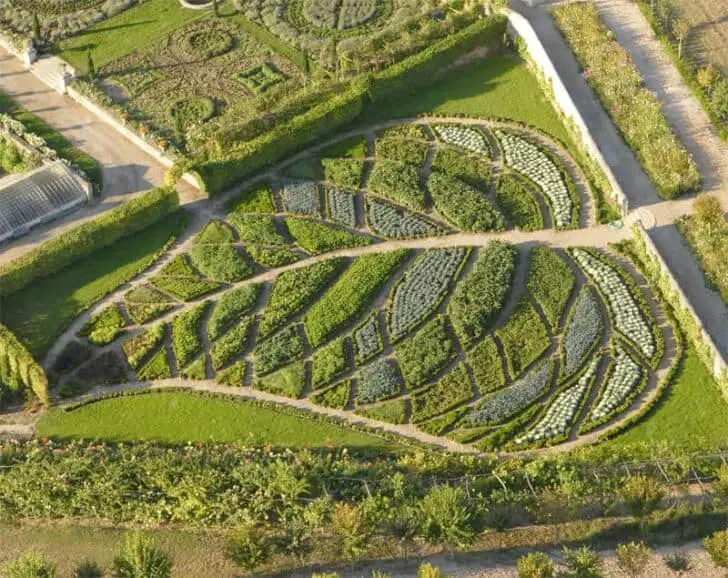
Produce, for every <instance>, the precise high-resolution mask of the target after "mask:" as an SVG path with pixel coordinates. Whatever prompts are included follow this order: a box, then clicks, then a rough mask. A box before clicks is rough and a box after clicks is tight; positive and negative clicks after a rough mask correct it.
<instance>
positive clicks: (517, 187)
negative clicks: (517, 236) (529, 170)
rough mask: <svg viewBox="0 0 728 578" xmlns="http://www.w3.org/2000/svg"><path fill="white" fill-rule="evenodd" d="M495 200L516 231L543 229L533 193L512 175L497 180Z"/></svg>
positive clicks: (541, 216) (541, 217)
mask: <svg viewBox="0 0 728 578" xmlns="http://www.w3.org/2000/svg"><path fill="white" fill-rule="evenodd" d="M495 199H496V201H497V203H498V206H499V207H500V209H501V210H502V211H503V214H504V215H505V217H506V219H508V221H509V222H510V223H511V224H512V225H513V226H514V227H516V228H517V229H520V230H521V231H538V230H539V229H543V225H544V223H543V215H542V214H541V208H540V207H539V204H538V201H537V200H536V197H535V196H534V193H532V192H531V191H529V190H528V188H527V187H526V186H525V185H524V184H523V183H522V182H521V181H520V180H519V179H517V178H516V177H514V176H513V175H508V174H506V175H502V176H501V177H500V178H499V179H498V183H497V184H496V188H495Z"/></svg>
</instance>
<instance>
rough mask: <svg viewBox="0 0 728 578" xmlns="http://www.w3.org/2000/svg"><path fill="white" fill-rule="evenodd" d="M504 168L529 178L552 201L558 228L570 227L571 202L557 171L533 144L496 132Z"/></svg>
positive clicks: (546, 156) (572, 206) (567, 189)
mask: <svg viewBox="0 0 728 578" xmlns="http://www.w3.org/2000/svg"><path fill="white" fill-rule="evenodd" d="M495 134H496V136H497V137H498V140H499V141H500V143H501V146H502V147H503V154H504V156H505V162H506V165H507V166H509V167H511V168H512V169H514V170H516V171H518V172H519V173H521V174H523V175H525V176H527V177H528V178H529V179H531V180H532V181H533V182H534V183H536V185H538V187H539V188H540V189H541V190H542V191H543V193H544V194H545V195H546V197H548V200H549V201H550V202H551V208H552V209H553V212H554V221H555V223H556V226H557V227H558V228H564V227H569V226H570V225H571V220H572V215H573V210H574V203H573V201H572V199H571V195H570V193H569V188H568V187H567V186H566V183H565V182H564V178H563V176H562V174H561V171H560V170H559V168H558V167H557V166H556V165H555V164H554V162H553V161H552V160H551V159H550V158H549V157H548V155H546V154H545V153H544V152H543V151H542V150H540V149H539V148H538V147H537V146H536V145H535V144H533V143H531V142H529V141H527V140H526V139H524V138H522V137H520V136H517V135H515V134H512V133H508V132H503V131H500V130H497V131H495Z"/></svg>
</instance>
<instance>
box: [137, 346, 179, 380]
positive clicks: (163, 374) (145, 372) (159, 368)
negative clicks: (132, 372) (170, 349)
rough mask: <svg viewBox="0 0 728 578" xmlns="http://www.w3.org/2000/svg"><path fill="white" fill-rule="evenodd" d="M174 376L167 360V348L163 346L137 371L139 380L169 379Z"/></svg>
mask: <svg viewBox="0 0 728 578" xmlns="http://www.w3.org/2000/svg"><path fill="white" fill-rule="evenodd" d="M170 377H172V370H171V369H170V367H169V361H168V360H167V349H166V348H164V347H162V348H161V349H160V350H159V351H157V353H155V354H154V356H153V357H152V358H151V359H150V360H149V361H148V362H147V364H146V365H145V366H144V367H142V368H141V370H139V371H138V372H137V379H138V380H139V381H155V380H157V379H169V378H170Z"/></svg>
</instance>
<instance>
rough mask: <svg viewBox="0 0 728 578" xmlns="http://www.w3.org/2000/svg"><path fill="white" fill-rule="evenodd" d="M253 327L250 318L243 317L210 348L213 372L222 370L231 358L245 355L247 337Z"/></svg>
mask: <svg viewBox="0 0 728 578" xmlns="http://www.w3.org/2000/svg"><path fill="white" fill-rule="evenodd" d="M252 325H253V318H252V317H244V318H243V319H242V320H241V321H240V322H239V323H238V324H237V325H236V326H235V327H233V328H232V329H230V331H228V332H227V333H226V334H225V335H223V336H222V337H221V338H220V339H218V340H217V341H215V342H214V343H213V344H212V346H211V347H210V359H211V360H212V368H213V369H214V370H216V371H217V370H219V369H222V368H223V367H224V366H225V365H227V364H228V362H230V361H231V360H232V359H233V358H235V357H237V356H239V355H242V354H243V353H245V351H246V349H247V347H248V336H249V334H250V329H251V327H252Z"/></svg>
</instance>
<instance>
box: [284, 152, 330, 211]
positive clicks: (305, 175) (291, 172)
mask: <svg viewBox="0 0 728 578" xmlns="http://www.w3.org/2000/svg"><path fill="white" fill-rule="evenodd" d="M282 174H283V175H284V176H286V177H289V178H291V179H302V180H306V181H320V180H321V177H322V176H323V175H322V174H321V167H320V166H319V165H318V164H317V162H316V161H314V160H313V159H309V158H304V159H301V160H300V161H297V162H295V163H293V164H292V165H288V166H287V167H286V168H285V169H283V171H282ZM271 212H273V211H271Z"/></svg>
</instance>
